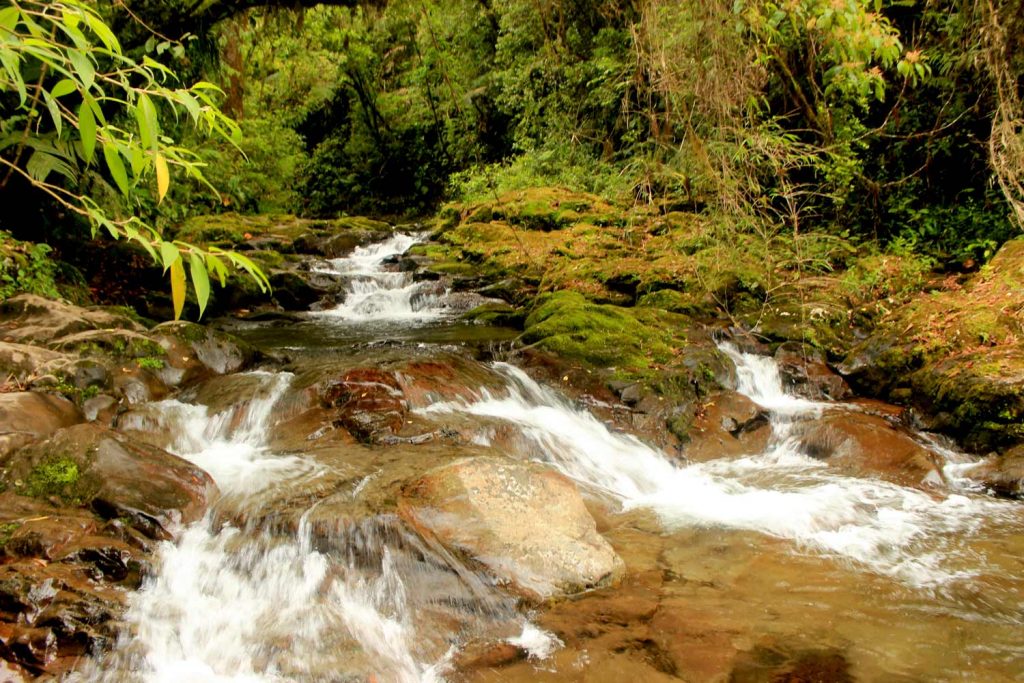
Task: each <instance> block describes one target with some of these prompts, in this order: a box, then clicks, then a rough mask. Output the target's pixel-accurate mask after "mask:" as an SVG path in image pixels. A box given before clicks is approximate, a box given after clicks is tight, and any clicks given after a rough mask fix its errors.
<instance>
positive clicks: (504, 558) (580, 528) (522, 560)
mask: <svg viewBox="0 0 1024 683" xmlns="http://www.w3.org/2000/svg"><path fill="white" fill-rule="evenodd" d="M399 514H400V515H401V517H402V518H403V519H405V520H406V521H407V522H409V523H410V524H412V525H413V526H414V527H416V528H417V529H418V530H420V531H421V533H424V534H427V535H429V536H433V537H434V538H436V539H437V540H438V541H439V542H440V543H441V544H442V545H443V546H445V547H446V548H449V549H450V550H453V551H455V552H458V553H461V554H463V555H467V556H469V557H471V558H473V559H474V560H476V561H477V562H479V563H480V564H482V565H484V567H486V568H487V570H488V571H489V572H490V573H491V574H493V575H494V576H495V577H496V578H497V579H498V580H499V581H500V582H502V583H505V584H507V585H508V587H509V589H510V590H512V591H513V592H515V593H518V594H520V595H522V596H524V597H527V598H529V599H531V600H545V599H549V598H553V597H559V596H564V595H571V594H573V593H578V592H580V591H582V590H585V589H587V588H592V587H594V586H598V585H602V584H605V583H607V582H610V581H613V580H614V579H615V578H617V577H618V576H619V575H620V574H621V573H622V572H623V570H624V565H623V562H622V560H621V559H620V558H619V556H618V555H617V554H616V553H615V551H614V550H613V549H612V547H611V545H609V544H608V542H607V541H605V539H604V538H602V537H601V535H600V534H598V533H597V528H596V524H595V522H594V518H593V517H591V515H590V513H589V512H588V511H587V508H586V506H585V505H584V504H583V499H582V498H581V497H580V494H579V492H578V491H577V490H576V486H575V485H574V484H573V483H572V482H571V481H570V480H569V479H567V478H566V477H565V476H563V475H562V474H559V473H557V472H554V471H552V470H549V469H546V468H544V467H542V466H540V465H537V464H534V463H521V462H513V461H509V460H503V459H500V458H493V457H477V458H468V459H464V460H459V461H457V462H454V463H452V464H450V465H444V466H442V467H439V468H437V469H434V470H431V471H430V472H427V473H426V474H425V475H424V476H423V477H421V478H420V479H418V480H416V481H415V482H412V483H410V484H408V485H407V486H406V487H404V489H403V490H402V495H401V498H400V500H399Z"/></svg>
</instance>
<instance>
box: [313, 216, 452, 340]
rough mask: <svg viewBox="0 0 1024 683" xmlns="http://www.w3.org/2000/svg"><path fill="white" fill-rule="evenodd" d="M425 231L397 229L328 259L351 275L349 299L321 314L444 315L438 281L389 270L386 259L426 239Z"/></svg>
mask: <svg viewBox="0 0 1024 683" xmlns="http://www.w3.org/2000/svg"><path fill="white" fill-rule="evenodd" d="M423 239H424V236H423V235H406V234H403V233H395V234H394V235H392V236H391V237H390V238H388V239H386V240H384V241H383V242H377V243H375V244H371V245H369V246H366V247H356V249H355V251H353V252H352V254H351V255H349V256H346V257H345V258H338V259H332V260H330V261H328V263H329V264H330V269H329V270H327V271H325V272H330V273H336V274H338V275H343V276H345V277H348V278H349V283H348V291H347V292H346V294H345V300H344V301H343V302H342V303H341V304H339V305H338V306H337V307H335V308H333V309H329V310H326V311H320V312H318V315H320V316H324V317H329V318H337V319H340V320H345V321H350V322H377V323H379V322H381V321H389V322H428V321H431V320H437V319H439V318H441V317H443V316H444V314H445V309H444V306H443V302H442V297H441V296H439V295H437V294H436V293H435V292H432V289H433V288H434V287H435V284H434V283H429V282H415V281H413V278H412V274H411V273H400V272H393V271H389V270H387V269H385V268H384V263H385V261H387V260H388V259H390V258H393V257H395V256H400V255H402V254H404V253H405V252H406V251H407V250H408V249H409V247H411V246H412V245H414V244H418V243H420V242H422V241H423Z"/></svg>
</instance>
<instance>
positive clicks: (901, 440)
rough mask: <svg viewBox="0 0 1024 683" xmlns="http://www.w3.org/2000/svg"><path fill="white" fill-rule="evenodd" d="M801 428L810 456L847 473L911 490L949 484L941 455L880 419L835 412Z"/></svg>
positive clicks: (800, 435)
mask: <svg viewBox="0 0 1024 683" xmlns="http://www.w3.org/2000/svg"><path fill="white" fill-rule="evenodd" d="M798 429H799V431H798V439H799V445H800V448H801V450H802V451H803V452H804V453H806V454H807V455H809V456H811V457H812V458H817V459H819V460H824V461H826V462H827V463H828V464H829V465H830V466H832V467H835V468H837V469H840V470H842V471H844V472H847V473H850V474H853V475H859V476H863V475H876V476H880V477H882V478H884V479H887V480H889V481H894V482H896V483H898V484H903V485H909V486H917V485H921V484H922V483H939V482H941V481H942V480H943V475H942V463H941V459H940V457H939V456H938V455H937V454H935V453H933V452H931V451H929V450H928V449H927V448H925V447H924V446H922V445H921V444H919V443H918V442H916V441H914V439H912V438H911V437H910V435H909V434H907V432H905V431H903V430H902V429H900V428H898V427H895V426H893V425H892V424H891V423H890V422H888V421H887V420H886V419H884V418H882V417H879V416H877V415H868V414H864V413H860V412H852V411H833V412H829V413H826V414H825V415H824V416H822V418H821V419H819V420H814V421H811V422H806V423H803V424H802V425H800V427H799V428H798Z"/></svg>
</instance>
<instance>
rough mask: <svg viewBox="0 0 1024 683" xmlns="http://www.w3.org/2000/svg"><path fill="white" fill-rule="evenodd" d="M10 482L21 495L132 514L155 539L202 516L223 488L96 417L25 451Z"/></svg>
mask: <svg viewBox="0 0 1024 683" xmlns="http://www.w3.org/2000/svg"><path fill="white" fill-rule="evenodd" d="M3 480H4V481H5V482H6V483H7V484H8V486H10V487H11V490H13V491H15V492H17V493H19V494H22V495H28V496H31V497H35V498H42V499H54V500H55V499H59V500H62V501H64V502H66V503H70V504H74V505H79V506H86V507H89V508H91V509H92V510H93V511H95V512H97V513H98V514H100V515H101V516H102V517H104V518H106V519H112V518H115V517H126V518H128V519H130V520H131V521H132V524H133V525H134V526H135V527H136V528H138V529H139V530H141V531H142V532H143V533H145V534H146V535H148V536H149V537H151V538H170V537H171V534H172V532H173V530H174V529H176V528H177V527H178V525H181V524H187V523H190V522H194V521H196V520H197V519H199V518H200V517H202V515H203V514H204V513H205V512H206V508H207V504H208V502H209V501H210V500H211V499H212V498H213V496H214V495H215V493H216V485H215V484H214V482H213V479H211V478H210V476H209V475H208V474H207V473H206V472H204V471H203V470H201V469H199V468H198V467H196V466H195V465H193V464H191V463H189V462H188V461H186V460H183V459H181V458H178V457H177V456H174V455H171V454H170V453H167V452H165V451H162V450H160V449H158V448H155V447H153V446H149V445H145V444H141V443H137V442H134V441H132V440H131V439H130V438H129V437H127V436H126V435H124V434H120V433H118V432H115V431H112V430H109V429H105V428H103V427H101V426H99V425H97V424H93V423H86V424H80V425H76V426H74V427H70V428H67V429H63V430H61V431H59V432H57V433H56V434H54V435H53V436H52V437H50V438H49V439H47V440H46V441H44V442H41V443H38V444H35V445H33V446H30V447H29V448H26V449H23V450H21V451H18V452H17V453H15V454H14V455H13V456H11V457H9V458H8V459H7V461H6V463H5V465H4V469H3Z"/></svg>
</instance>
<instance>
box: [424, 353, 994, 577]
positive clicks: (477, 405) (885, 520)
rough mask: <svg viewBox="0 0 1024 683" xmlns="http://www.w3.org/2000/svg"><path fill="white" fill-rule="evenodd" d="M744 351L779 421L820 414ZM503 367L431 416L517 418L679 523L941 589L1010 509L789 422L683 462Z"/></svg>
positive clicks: (528, 430) (624, 493)
mask: <svg viewBox="0 0 1024 683" xmlns="http://www.w3.org/2000/svg"><path fill="white" fill-rule="evenodd" d="M736 358H737V359H738V360H739V362H738V363H737V365H738V366H739V367H738V370H739V376H740V386H741V389H744V390H746V391H748V392H749V393H750V395H751V397H752V398H754V399H755V400H756V399H761V400H763V401H764V402H765V403H767V404H769V406H771V407H772V415H773V423H776V424H774V425H773V426H776V427H777V425H778V424H783V425H784V424H786V423H788V422H790V421H791V420H793V419H794V418H795V417H800V416H808V415H810V416H813V415H814V414H816V411H818V410H820V408H821V404H817V403H814V402H810V401H803V400H802V399H798V398H794V397H791V396H787V395H786V394H785V392H784V391H783V390H782V384H781V381H779V380H778V373H777V370H774V369H772V368H770V366H769V365H768V364H767V363H766V362H763V361H762V360H761V359H757V360H756V361H755V362H748V361H750V360H752V359H753V358H756V357H747V356H746V354H738V352H737V355H736ZM497 369H498V370H499V371H500V372H501V373H503V374H504V375H506V377H507V378H508V380H509V387H508V389H507V391H506V392H505V393H504V394H503V395H500V396H499V395H496V394H492V393H490V392H488V391H486V390H484V391H482V393H481V397H480V399H479V400H477V401H473V402H448V403H439V404H435V405H433V406H430V407H428V408H426V409H425V412H434V413H438V412H459V411H461V412H467V413H470V414H474V415H480V416H488V417H495V418H502V419H505V420H508V421H510V422H513V423H515V424H517V425H519V427H520V428H521V429H522V431H523V433H524V434H525V435H526V436H528V437H529V439H530V441H531V443H532V446H533V447H532V448H530V449H529V451H530V452H527V453H523V455H525V456H527V457H539V458H540V459H542V460H545V461H548V462H550V463H551V464H553V465H554V466H556V467H557V468H559V469H560V470H562V471H563V472H564V473H565V474H567V475H568V476H570V477H572V478H573V479H575V480H576V481H578V482H580V483H581V484H583V485H584V486H586V487H587V488H590V489H592V490H595V491H598V492H601V493H603V494H605V495H608V496H611V497H612V498H614V499H616V500H618V501H620V503H621V505H622V507H623V508H624V509H633V508H645V509H649V510H652V511H653V512H655V513H656V514H657V515H658V517H659V518H660V519H661V520H662V523H663V524H664V525H665V526H666V527H668V528H680V527H687V526H723V527H730V528H736V529H747V530H752V531H758V532H761V533H765V534H769V535H772V536H777V537H781V538H787V539H791V540H792V541H795V542H796V543H797V545H798V546H799V547H800V548H803V549H807V550H812V551H815V552H819V553H824V554H827V555H830V556H834V557H836V558H840V559H843V560H846V561H850V562H853V563H855V564H857V565H859V566H863V567H867V568H870V569H872V570H874V571H876V572H879V573H882V574H886V575H889V576H892V577H894V578H897V579H899V580H901V581H903V582H905V583H907V584H909V585H912V586H918V587H933V586H938V585H942V584H945V583H948V582H951V581H955V580H957V579H963V578H966V577H968V576H970V575H972V573H973V570H971V569H964V568H963V567H962V566H960V565H961V564H963V563H960V562H957V561H956V560H957V559H958V558H957V555H958V548H957V538H959V537H960V536H962V535H964V534H970V533H972V532H973V531H974V530H976V529H977V528H978V527H979V525H981V524H982V523H983V522H984V520H985V519H986V518H987V517H989V516H992V515H998V514H1000V513H1002V512H1005V511H1007V507H1006V506H1004V505H1003V504H1001V503H999V502H996V501H989V500H984V499H978V498H968V497H966V496H964V495H960V494H951V495H947V496H944V497H943V496H938V495H936V494H930V493H926V492H924V491H920V490H917V489H910V488H905V487H902V486H898V485H896V484H891V483H888V482H885V481H880V480H875V479H859V478H853V477H845V476H840V475H837V474H835V473H833V472H831V471H830V470H829V469H828V468H827V467H824V466H823V465H822V464H821V463H819V462H817V461H814V460H812V459H810V458H807V457H806V456H805V455H804V454H802V453H800V452H799V451H798V450H796V446H795V442H794V440H793V439H791V438H788V435H787V431H788V430H787V429H785V428H777V429H776V434H775V436H774V438H773V443H772V445H771V446H769V448H768V449H767V450H766V452H765V453H763V454H761V455H759V456H754V457H749V458H743V459H739V460H733V461H726V460H721V461H712V462H710V463H700V464H692V465H683V466H681V465H678V464H675V463H673V462H671V461H669V460H668V459H667V458H666V457H665V456H664V455H663V454H662V453H660V452H658V451H656V450H654V449H652V448H650V447H649V446H647V445H646V444H644V443H643V442H641V441H640V440H639V439H637V438H635V437H633V436H630V435H627V434H617V433H613V432H611V431H609V430H608V428H607V427H606V426H605V425H604V424H602V423H601V422H599V421H598V420H597V419H596V418H595V417H594V416H593V415H591V414H590V413H588V412H584V411H581V410H578V409H576V408H575V407H573V406H572V405H570V404H569V403H568V402H567V401H566V400H565V399H564V398H562V397H560V396H559V395H557V394H556V393H554V392H553V391H552V390H551V389H549V388H547V387H543V386H541V385H539V384H537V383H536V382H534V381H533V380H532V379H531V378H530V377H529V376H528V375H527V374H526V373H524V372H523V371H522V370H519V369H518V368H515V367H513V366H510V365H507V364H501V363H499V364H497ZM769 383H770V384H769ZM776 411H778V412H776ZM779 414H781V415H782V417H781V418H780V417H778V416H779Z"/></svg>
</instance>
